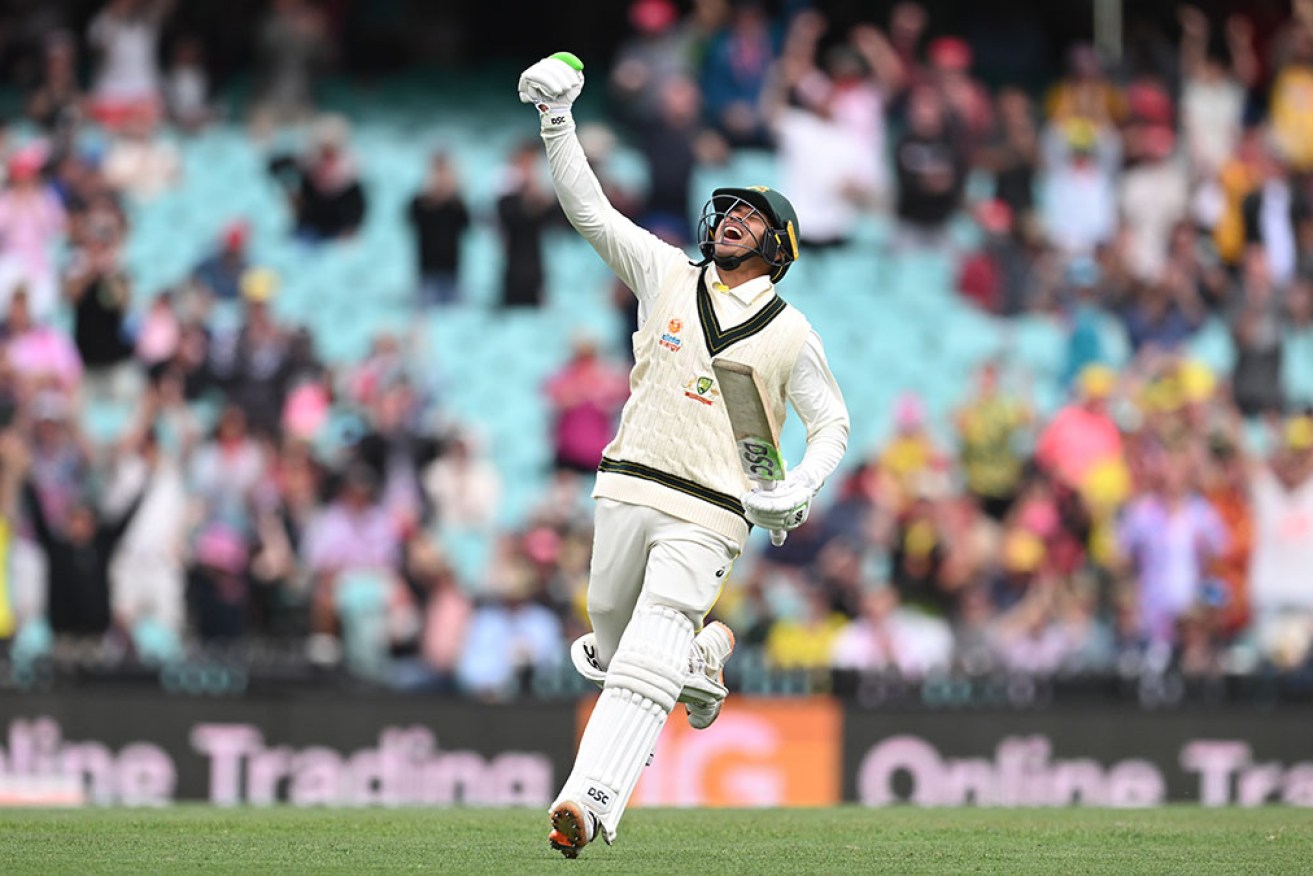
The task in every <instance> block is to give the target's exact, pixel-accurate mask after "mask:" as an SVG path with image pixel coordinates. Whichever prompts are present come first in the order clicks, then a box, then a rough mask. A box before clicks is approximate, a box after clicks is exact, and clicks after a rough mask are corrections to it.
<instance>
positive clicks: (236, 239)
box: [192, 220, 251, 301]
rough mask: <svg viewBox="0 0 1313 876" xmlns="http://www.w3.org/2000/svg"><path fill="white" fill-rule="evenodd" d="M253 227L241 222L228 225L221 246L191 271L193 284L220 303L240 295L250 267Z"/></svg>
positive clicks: (220, 240)
mask: <svg viewBox="0 0 1313 876" xmlns="http://www.w3.org/2000/svg"><path fill="white" fill-rule="evenodd" d="M250 234H251V228H250V226H249V225H248V224H247V223H246V222H244V221H241V220H237V221H233V222H230V223H228V225H227V226H226V227H225V228H224V230H223V234H222V235H221V236H220V238H219V246H218V248H216V249H215V250H214V251H213V252H211V253H210V255H208V256H206V257H205V258H204V259H203V260H202V261H201V262H200V264H198V265H197V266H196V267H195V268H194V269H193V270H192V283H193V284H195V285H196V286H197V287H199V288H200V289H201V290H203V291H204V292H205V293H207V294H208V295H212V296H214V297H215V298H217V299H219V300H220V301H235V300H236V299H237V297H238V296H239V295H240V294H241V283H242V276H243V275H244V274H245V273H246V269H247V268H248V267H249V262H248V261H247V258H246V241H247V240H248V239H249V237H250Z"/></svg>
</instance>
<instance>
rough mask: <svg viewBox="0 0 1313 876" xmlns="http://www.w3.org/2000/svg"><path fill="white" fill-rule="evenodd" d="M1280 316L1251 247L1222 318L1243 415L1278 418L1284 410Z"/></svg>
mask: <svg viewBox="0 0 1313 876" xmlns="http://www.w3.org/2000/svg"><path fill="white" fill-rule="evenodd" d="M1281 317H1282V313H1281V300H1280V297H1279V296H1278V294H1277V290H1276V289H1275V288H1273V282H1272V277H1271V275H1270V273H1269V269H1268V259H1267V254H1266V253H1265V252H1264V250H1263V248H1262V247H1261V246H1255V247H1253V248H1252V249H1251V250H1250V252H1249V254H1248V255H1247V256H1246V257H1245V265H1244V273H1243V274H1242V276H1241V283H1240V288H1239V290H1238V295H1236V298H1235V302H1234V304H1233V306H1232V309H1231V313H1230V314H1229V317H1228V319H1229V322H1230V327H1231V338H1232V341H1233V342H1234V343H1235V350H1236V356H1235V364H1234V366H1233V368H1232V372H1231V391H1232V393H1233V394H1234V396H1235V402H1236V406H1237V407H1238V408H1239V409H1240V412H1241V413H1242V414H1244V415H1245V416H1254V415H1256V414H1263V413H1280V412H1281V410H1282V408H1283V407H1284V406H1285V401H1286V399H1285V392H1284V389H1283V384H1282V380H1281Z"/></svg>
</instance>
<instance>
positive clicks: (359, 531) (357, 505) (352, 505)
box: [301, 463, 401, 633]
mask: <svg viewBox="0 0 1313 876" xmlns="http://www.w3.org/2000/svg"><path fill="white" fill-rule="evenodd" d="M380 498H381V495H380V484H379V480H378V477H377V476H376V475H375V474H374V472H373V470H372V469H370V468H369V466H367V465H364V464H363V463H354V464H352V465H350V466H348V468H347V470H346V471H345V473H343V475H342V478H341V481H340V483H339V485H338V488H337V491H336V498H335V499H334V500H333V502H332V503H331V504H329V505H327V506H325V507H324V508H323V509H322V510H321V511H319V512H318V513H317V514H316V515H315V517H314V518H313V519H312V520H311V522H310V525H309V527H308V528H307V530H306V533H305V539H304V542H303V544H302V547H301V551H302V558H303V561H304V562H305V565H306V569H307V571H308V572H309V573H310V575H311V585H312V588H313V590H312V594H313V595H312V616H311V622H312V624H313V628H314V630H315V631H316V632H319V633H332V632H333V631H335V630H336V629H337V620H336V617H337V613H338V609H339V603H338V601H337V594H336V590H337V589H338V587H339V585H340V583H341V581H342V579H343V578H344V577H346V576H349V575H353V574H359V575H360V576H361V577H372V578H375V579H377V580H380V581H389V582H390V581H391V577H392V576H394V575H395V574H396V573H397V571H398V570H399V569H400V568H401V533H400V532H399V531H398V529H397V526H396V522H395V520H394V519H393V517H392V516H391V515H390V514H389V513H388V512H387V510H386V509H385V508H384V507H383V506H382V504H380ZM385 586H390V585H385Z"/></svg>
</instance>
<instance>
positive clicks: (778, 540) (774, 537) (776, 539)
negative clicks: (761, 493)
mask: <svg viewBox="0 0 1313 876" xmlns="http://www.w3.org/2000/svg"><path fill="white" fill-rule="evenodd" d="M761 488H762V489H763V490H766V491H767V492H769V491H771V490H773V489H775V481H762V482H761ZM788 537H789V534H788V533H787V532H785V531H784V530H783V529H772V530H771V531H770V543H771V544H772V545H774V546H775V547H779V546H781V545H782V544H784V540H785V539H786V538H788Z"/></svg>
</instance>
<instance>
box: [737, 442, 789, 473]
mask: <svg viewBox="0 0 1313 876" xmlns="http://www.w3.org/2000/svg"><path fill="white" fill-rule="evenodd" d="M738 446H739V459H740V460H742V462H743V470H744V471H745V472H747V473H748V476H749V477H752V478H756V479H757V480H759V481H782V480H784V460H783V459H782V458H781V457H780V452H779V450H777V449H776V448H775V446H774V445H772V444H771V443H770V442H769V441H763V440H761V439H760V438H741V439H739V441H738Z"/></svg>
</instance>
